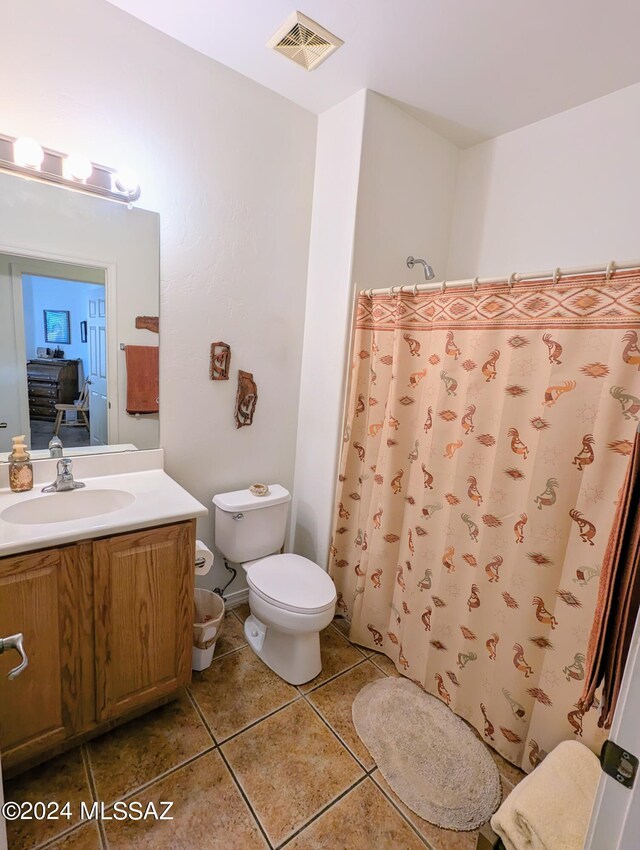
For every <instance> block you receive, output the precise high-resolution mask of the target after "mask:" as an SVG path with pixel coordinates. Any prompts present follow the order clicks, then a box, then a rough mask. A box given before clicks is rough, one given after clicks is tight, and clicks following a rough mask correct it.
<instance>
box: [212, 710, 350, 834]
mask: <svg viewBox="0 0 640 850" xmlns="http://www.w3.org/2000/svg"><path fill="white" fill-rule="evenodd" d="M221 749H222V752H223V753H224V755H225V756H226V758H227V759H228V761H229V764H230V765H231V768H232V770H233V771H234V773H235V775H236V776H237V778H238V780H239V782H240V784H241V785H242V788H243V790H244V792H245V794H246V795H247V797H248V799H249V802H250V803H251V805H252V807H253V809H254V811H255V813H256V815H257V816H258V818H259V819H260V821H261V823H262V826H263V827H264V829H265V832H266V833H267V835H268V836H269V838H270V840H271V842H272V843H273V844H274V845H278V844H280V843H282V841H284V840H285V839H286V838H287V837H288V836H289V835H291V834H292V833H293V832H295V831H296V830H297V829H299V828H300V827H301V826H303V825H304V824H305V823H306V822H307V821H308V820H309V819H310V818H311V817H313V815H315V814H316V813H317V812H318V811H320V809H322V808H323V807H324V806H326V805H327V804H328V803H330V802H331V801H332V800H334V799H335V798H336V797H337V796H338V795H339V794H341V793H342V792H343V791H345V790H346V789H347V788H349V787H350V786H351V785H352V784H353V783H354V782H355V781H356V780H357V779H358V778H359V777H361V776H362V775H363V771H362V768H361V767H360V766H359V765H358V764H357V762H356V761H355V759H354V758H353V756H351V754H350V753H349V752H348V751H347V750H346V749H345V748H344V747H343V746H342V744H340V742H339V741H338V740H337V739H336V738H335V736H334V735H333V733H332V732H331V731H330V730H329V729H328V728H327V727H326V725H325V724H324V723H323V722H322V720H320V718H319V717H318V716H317V714H316V713H315V712H314V711H313V709H312V708H311V706H309V705H308V704H307V703H306V702H305V701H304V700H300V701H299V702H296V703H294V704H293V705H290V706H288V707H287V708H284V709H283V710H282V711H279V712H277V713H276V714H274V715H272V716H271V717H268V718H267V719H266V720H263V721H262V722H261V723H259V724H258V725H257V726H254V727H253V728H252V729H249V730H247V731H246V732H243V733H242V734H241V735H238V736H237V737H236V738H233V740H231V741H228V742H227V743H226V744H223V745H222V747H221Z"/></svg>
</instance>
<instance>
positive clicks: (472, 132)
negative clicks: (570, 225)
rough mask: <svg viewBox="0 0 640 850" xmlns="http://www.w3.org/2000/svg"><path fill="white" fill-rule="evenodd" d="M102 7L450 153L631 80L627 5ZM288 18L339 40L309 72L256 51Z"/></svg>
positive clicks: (300, 96) (636, 22)
mask: <svg viewBox="0 0 640 850" xmlns="http://www.w3.org/2000/svg"><path fill="white" fill-rule="evenodd" d="M110 2H112V3H113V4H114V5H115V6H118V7H120V8H121V9H124V10H125V11H127V12H129V13H130V14H132V15H134V16H135V17H137V18H140V19H141V20H143V21H146V22H147V23H149V24H151V25H152V26H153V27H156V28H157V29H159V30H161V31H162V32H164V33H167V34H168V35H170V36H172V37H173V38H176V39H178V40H179V41H182V42H184V43H185V44H188V45H189V46H190V47H193V48H195V49H196V50H199V51H200V52H201V53H204V54H206V55H207V56H210V57H212V58H213V59H216V60H217V61H219V62H222V63H223V64H225V65H228V66H229V67H230V68H234V69H235V70H236V71H239V72H240V73H241V74H245V75H246V76H247V77H250V78H252V79H253V80H256V81H257V82H259V83H261V84H262V85H264V86H267V87H268V88H270V89H273V90H274V91H276V92H279V93H280V94H282V95H284V96H285V97H287V98H289V99H290V100H292V101H294V102H295V103H298V104H300V106H303V107H305V108H306V109H309V110H311V111H312V112H315V113H320V112H323V111H324V110H325V109H328V108H329V107H331V106H333V105H334V104H336V103H338V102H339V101H341V100H343V99H344V98H346V97H348V96H349V95H351V94H353V93H354V92H356V91H358V90H359V89H361V88H365V87H366V88H370V89H373V90H374V91H377V92H380V93H381V94H384V95H387V96H388V97H391V98H393V99H395V100H397V101H401V102H402V104H406V105H408V106H409V107H410V108H411V110H412V111H413V113H414V114H415V115H416V116H417V117H419V118H420V119H421V120H423V121H424V122H425V123H427V124H429V125H430V126H432V127H434V129H436V130H438V131H439V132H441V133H443V134H444V135H447V136H448V137H449V138H451V139H452V140H453V141H455V142H456V143H458V144H460V145H461V146H465V145H468V144H472V143H473V142H476V141H479V140H481V139H484V138H489V137H492V136H496V135H499V134H500V133H504V132H507V131H509V130H513V129H515V128H517V127H522V126H524V125H525V124H530V123H532V122H534V121H538V120H540V119H541V118H545V117H547V116H549V115H553V114H555V113H557V112H562V111H563V110H565V109H569V108H571V107H573V106H577V105H578V104H580V103H585V102H586V101H588V100H593V99H594V98H596V97H600V96H602V95H605V94H608V93H609V92H612V91H615V90H616V89H620V88H624V87H625V86H628V85H631V84H632V83H635V82H638V81H640V49H638V31H639V30H640V3H638V2H637V0H180V2H175V0H110ZM295 2H299V4H300V5H294V3H295ZM296 8H297V9H298V10H299V11H301V12H304V13H305V14H306V15H308V16H309V17H311V18H313V19H315V20H316V21H317V22H318V23H320V24H321V25H322V26H324V27H326V28H327V29H329V30H331V31H332V32H334V33H335V34H336V35H337V36H339V37H340V38H342V39H343V40H344V42H345V44H344V46H343V47H341V48H340V50H338V51H337V52H336V53H335V54H334V55H333V56H331V57H330V58H329V59H327V61H326V62H325V63H324V64H323V65H321V66H320V67H319V68H317V69H316V70H315V71H311V72H308V71H305V70H304V69H303V68H300V67H299V66H298V65H296V64H295V63H293V62H291V61H289V60H287V59H284V58H283V57H282V56H280V55H278V54H276V53H275V52H273V51H271V50H268V49H267V48H266V47H265V42H266V41H267V39H268V38H269V37H270V36H271V35H272V33H273V31H274V30H275V29H276V28H277V27H278V26H279V25H280V24H281V23H282V22H283V20H284V19H285V18H286V17H287V15H289V14H290V12H292V11H293V10H294V9H296Z"/></svg>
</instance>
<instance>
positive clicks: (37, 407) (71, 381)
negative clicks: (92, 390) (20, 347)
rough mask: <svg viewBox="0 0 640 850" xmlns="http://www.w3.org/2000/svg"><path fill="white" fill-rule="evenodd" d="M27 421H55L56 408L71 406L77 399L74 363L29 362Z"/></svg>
mask: <svg viewBox="0 0 640 850" xmlns="http://www.w3.org/2000/svg"><path fill="white" fill-rule="evenodd" d="M27 385H28V388H29V417H30V418H31V419H47V420H50V421H52V422H53V421H54V420H55V418H56V407H55V406H56V404H73V402H74V401H75V399H76V398H77V397H78V361H77V360H28V361H27Z"/></svg>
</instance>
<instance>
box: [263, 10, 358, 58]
mask: <svg viewBox="0 0 640 850" xmlns="http://www.w3.org/2000/svg"><path fill="white" fill-rule="evenodd" d="M342 44H344V42H343V41H342V39H340V38H338V37H337V36H335V35H333V33H330V32H329V31H328V30H326V29H325V28H324V27H321V26H320V24H317V23H316V22H315V21H312V20H311V18H308V17H307V16H306V15H303V14H302V12H293V13H292V14H291V15H289V17H288V18H287V20H286V21H285V22H284V23H283V24H282V26H281V27H278V29H277V30H276V32H275V33H274V34H273V35H272V36H271V38H270V39H269V41H268V42H267V47H270V48H271V49H272V50H275V51H276V53H281V54H282V55H283V56H286V57H287V58H288V59H291V60H292V61H293V62H295V63H296V64H297V65H301V66H302V67H303V68H306V70H307V71H313V69H314V68H317V67H318V65H320V63H321V62H324V60H325V59H326V58H327V57H328V56H330V55H331V54H332V53H333V52H334V51H335V50H337V49H338V48H339V47H340V46H341V45H342Z"/></svg>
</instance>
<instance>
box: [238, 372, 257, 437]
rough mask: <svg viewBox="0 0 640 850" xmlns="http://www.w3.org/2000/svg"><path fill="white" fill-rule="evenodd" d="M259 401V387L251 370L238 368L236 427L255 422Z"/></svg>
mask: <svg viewBox="0 0 640 850" xmlns="http://www.w3.org/2000/svg"><path fill="white" fill-rule="evenodd" d="M257 401H258V387H257V386H256V382H255V381H254V380H253V375H252V374H251V372H243V371H242V369H239V370H238V394H237V396H236V428H242V427H243V426H244V425H251V424H252V423H253V414H254V413H255V410H256V404H257Z"/></svg>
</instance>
